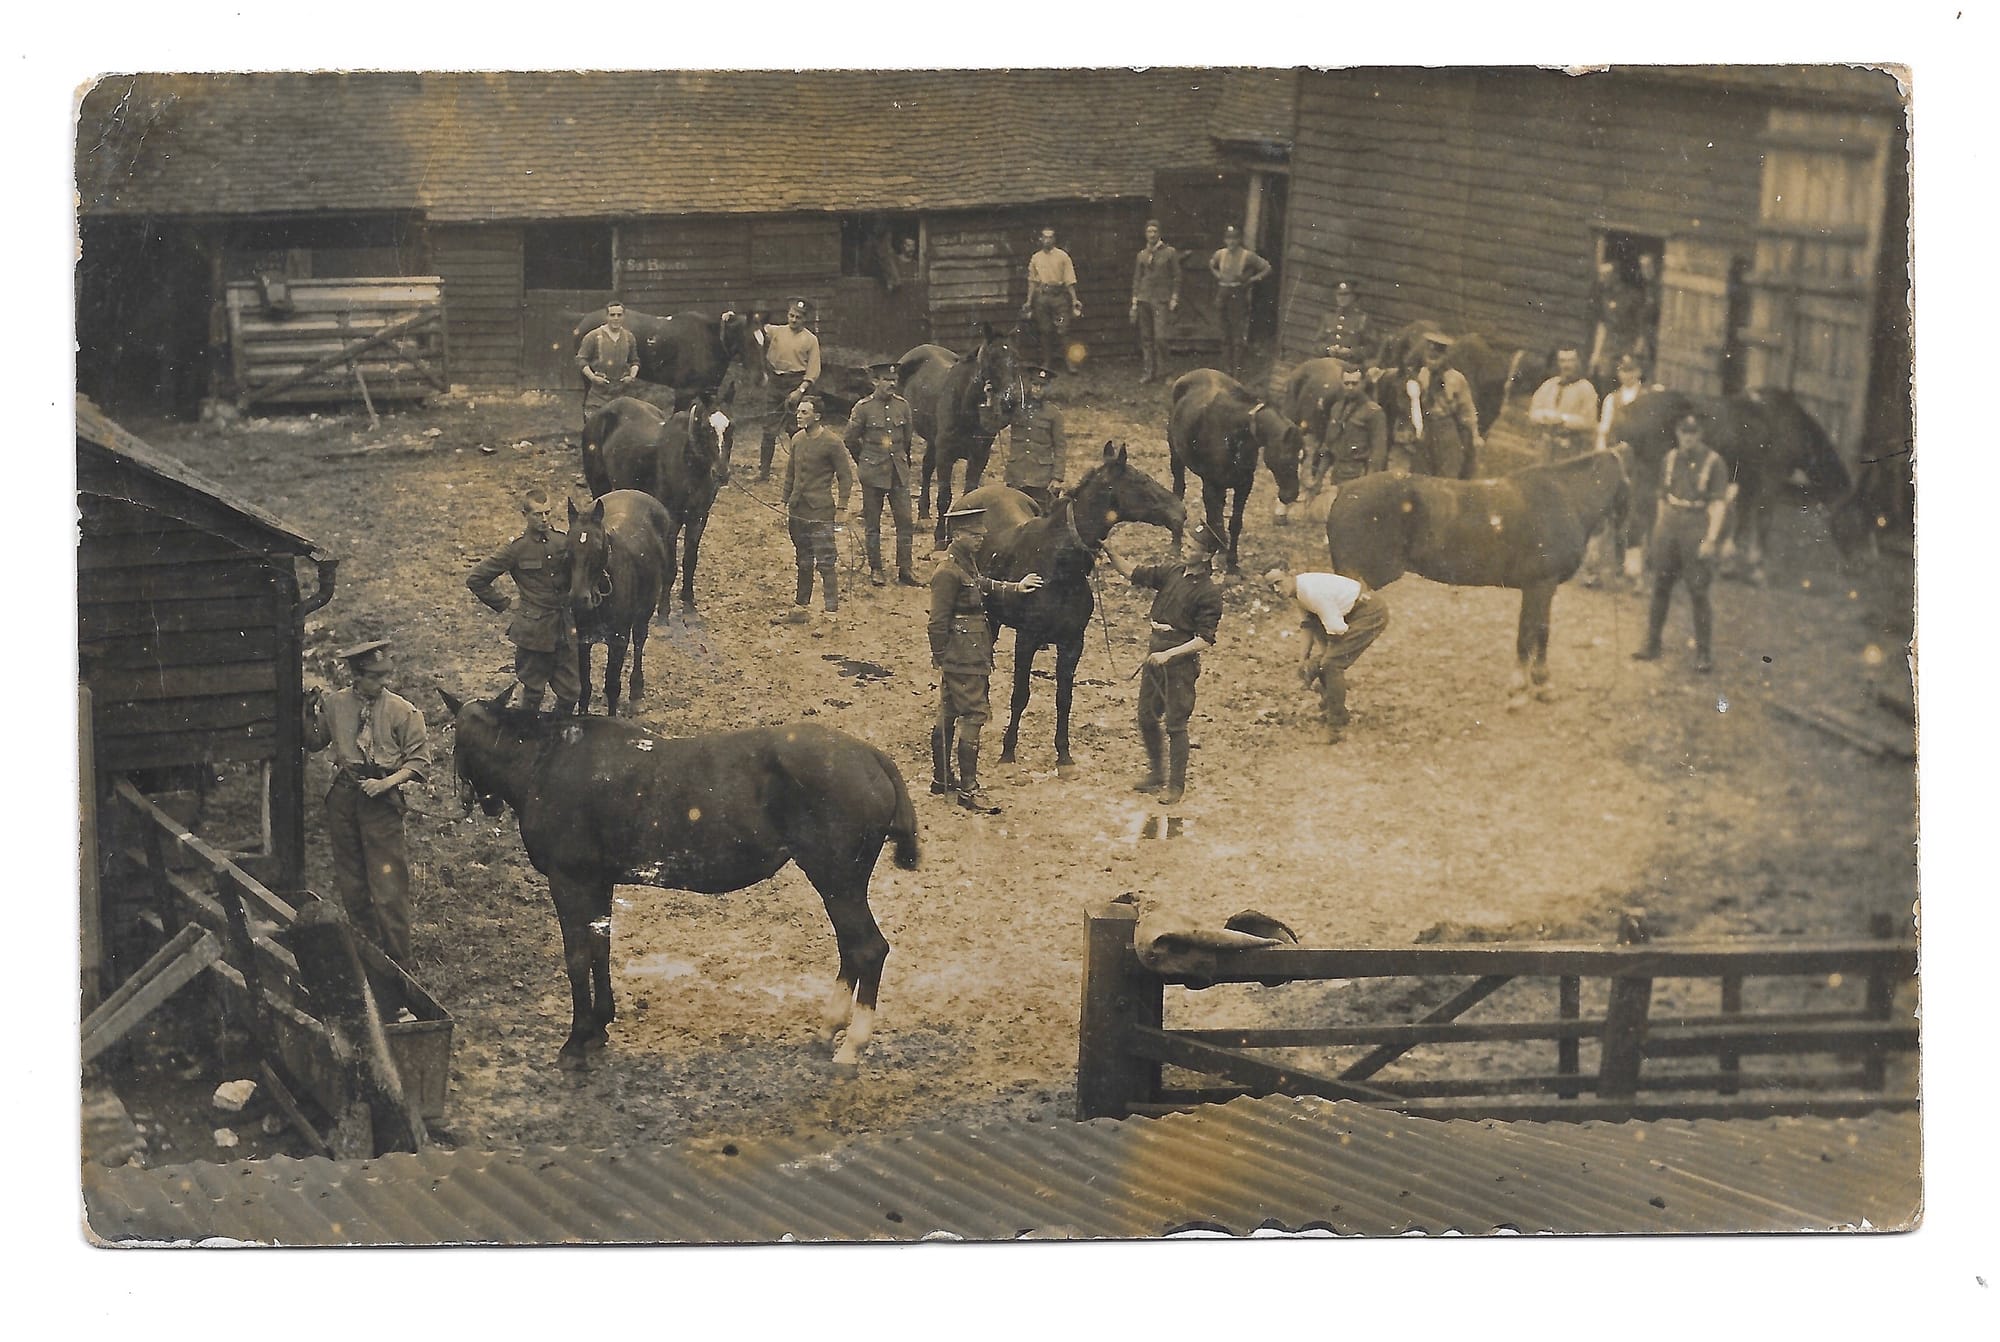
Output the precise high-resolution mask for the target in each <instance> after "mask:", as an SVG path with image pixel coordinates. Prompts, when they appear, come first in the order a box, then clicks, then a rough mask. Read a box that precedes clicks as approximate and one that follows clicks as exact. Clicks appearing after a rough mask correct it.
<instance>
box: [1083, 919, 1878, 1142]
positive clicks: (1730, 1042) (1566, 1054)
mask: <svg viewBox="0 0 2000 1342" xmlns="http://www.w3.org/2000/svg"><path fill="white" fill-rule="evenodd" d="M1136 918H1137V915H1136V911H1135V910H1134V909H1133V908H1132V907H1131V906H1130V905H1126V904H1120V903H1113V904H1110V905H1106V906H1104V907H1102V908H1100V909H1098V910H1096V911H1095V912H1093V913H1091V914H1089V915H1088V916H1087V918H1086V931H1087V948H1086V956H1085V964H1084V978H1083V1014H1082V1024H1081V1033H1080V1040H1079V1047H1078V1054H1077V1110H1078V1117H1080V1118H1100V1117H1124V1116H1126V1115H1128V1114H1152V1113H1160V1112H1164V1111H1166V1110H1170V1109H1181V1108H1187V1107H1189V1106H1192V1105H1196V1104H1200V1103H1204V1102H1208V1101H1216V1100H1226V1099H1229V1098H1231V1097H1233V1096H1237V1095H1245V1094H1250V1095H1270V1094H1280V1095H1318V1096H1323V1097H1325V1098H1328V1099H1343V1100H1360V1101H1364V1102H1366V1103H1369V1104H1375V1105H1380V1106H1383V1107H1385V1108H1392V1109H1396V1110H1399V1111H1401V1112H1404V1113H1409V1114H1415V1115H1421V1116H1426V1117H1435V1118H1498V1119H1524V1120H1533V1121H1549V1120H1566V1119H1567V1120H1583V1119H1611V1120H1618V1119H1627V1118H1670V1117H1680V1118H1714V1117H1748V1116H1767V1115H1772V1114H1816V1115H1822V1116H1839V1115H1848V1114H1855V1113H1861V1112H1866V1111H1868V1110H1872V1109H1883V1108H1890V1109H1900V1108H1911V1107H1914V1106H1915V1105H1916V1103H1917V1100H1916V1095H1915V1091H1914V1080H1913V1077H1914V1069H1909V1068H1898V1069H1897V1075H1896V1084H1895V1085H1891V1077H1890V1060H1891V1056H1892V1055H1894V1054H1898V1053H1910V1054H1914V1053H1915V1051H1916V1049H1917V1025H1916V1020H1915V1017H1914V1013H1913V1011H1912V1010H1911V1009H1910V1008H1909V1007H1907V1006H1904V1007H1902V1008H1900V1009H1899V1007H1898V1000H1899V993H1898V988H1899V987H1902V986H1906V985H1908V986H1912V987H1913V986H1914V976H1915V974H1916V964H1917V953H1916V945H1915V942H1914V941H1913V940H1911V939H1908V938H1906V937H1896V936H1893V935H1891V928H1890V926H1889V925H1888V922H1887V920H1886V919H1878V920H1877V921H1876V923H1875V925H1874V927H1873V929H1872V930H1873V932H1874V935H1873V936H1872V937H1869V938H1865V939H1857V940H1853V941H1831V942H1829V941H1805V940H1801V939H1797V938H1790V937H1783V938H1778V937H1768V938H1745V939H1737V940H1732V941H1727V942H1678V943H1676V942H1664V941H1663V942H1651V943H1649V942H1648V940H1647V938H1646V935H1645V931H1644V924H1643V920H1642V919H1641V918H1640V917H1639V916H1637V915H1627V918H1626V925H1625V927H1624V929H1623V931H1622V935H1621V941H1620V943H1619V944H1617V945H1574V944H1559V943H1540V942H1486V943H1476V944H1469V945H1449V946H1446V945H1439V946H1396V947H1350V948H1337V949H1330V948H1307V947H1300V946H1280V947H1273V948H1270V949H1259V950H1246V951H1234V952H1217V953H1215V954H1214V955H1213V957H1212V960H1211V961H1210V962H1208V963H1205V964H1201V965H1199V966H1198V967H1197V968H1196V969H1195V970H1194V971H1192V972H1187V971H1183V972H1175V973H1156V972H1154V971H1153V970H1151V969H1148V968H1147V967H1146V966H1145V965H1144V964H1143V963H1142V962H1141V960H1140V958H1139V955H1138V950H1137V947H1136V946H1135V944H1134V939H1133V933H1134V929H1135V928H1136V926H1137V922H1136ZM1455 977H1469V978H1470V979H1471V982H1469V983H1467V984H1465V985H1464V986H1463V987H1461V988H1459V990H1458V991H1456V992H1454V993H1452V994H1451V995H1450V996H1449V997H1448V998H1447V999H1446V1000H1445V1001H1444V1002H1442V1003H1441V1004H1439V1005H1438V1006H1436V1007H1434V1008H1433V1009H1431V1010H1430V1011H1428V1012H1426V1013H1425V1014H1424V1015H1423V1016H1421V1017H1420V1018H1419V1019H1417V1020H1414V1021H1409V1022H1398V1023H1393V1024H1357V1025H1331V1026H1312V1027H1307V1028H1253V1029H1167V1028H1166V1027H1165V1024H1164V1021H1165V1005H1166V994H1165V991H1164V990H1165V989H1166V988H1167V987H1168V986H1169V985H1181V986H1194V987H1197V988H1200V987H1206V986H1208V985H1210V984H1217V983H1264V984H1267V985H1270V984H1276V983H1281V982H1282V983H1298V982H1303V981H1309V980H1336V979H1338V980H1382V979H1407V978H1421V979H1438V978H1455ZM1766 978H1772V979H1795V980H1810V979H1817V980H1818V983H1819V986H1820V988H1822V989H1824V990H1826V991H1827V995H1828V996H1829V998H1831V999H1833V1000H1832V1001H1831V1002H1830V1003H1829V1005H1828V1006H1827V1007H1826V1008H1825V1009H1815V1010H1809V1011H1799V1010H1767V1011H1762V1012H1759V1011H1753V1010H1750V1009H1748V1008H1746V1005H1745V1000H1744V989H1745V984H1746V981H1748V980H1753V979H1756V980H1761V979H1766ZM1667 979H1674V980H1714V981H1715V982H1716V985H1717V992H1716V1002H1717V1008H1718V1009H1717V1010H1716V1011H1715V1012H1713V1013H1709V1014H1699V1015H1688V1014H1678V1015H1663V1014H1659V1013H1658V1012H1657V1011H1656V1010H1655V1008H1654V1004H1653V996H1654V991H1653V990H1654V984H1655V983H1656V982H1657V981H1660V980H1667ZM1516 983H1520V984H1522V985H1526V986H1524V987H1521V988H1516V989H1514V990H1513V991H1511V992H1509V993H1508V994H1507V997H1508V1000H1510V1001H1512V1002H1514V1003H1516V1004H1519V1003H1521V1002H1522V1001H1523V1000H1524V999H1526V1000H1528V1001H1530V1002H1531V1003H1533V1004H1534V1005H1538V1006H1540V1007H1541V1013H1540V1014H1537V1015H1534V1016H1531V1017H1529V1018H1527V1019H1505V1020H1483V1019H1482V1020H1479V1021H1464V1020H1461V1019H1460V1017H1461V1016H1463V1015H1464V1014H1465V1013H1466V1012H1467V1011H1469V1010H1470V1009H1471V1008H1472V1007H1474V1006H1476V1005H1478V1004H1480V1003H1482V1002H1486V1001H1488V1000H1489V999H1491V998H1493V997H1494V996H1495V995H1496V994H1498V993H1500V992H1501V990H1502V989H1503V988H1508V987H1509V985H1513V984H1516ZM1586 986H1589V987H1590V988H1591V989H1592V991H1591V993H1590V994H1589V996H1590V999H1591V1001H1592V1004H1593V1011H1592V1013H1591V1014H1588V1015H1586V1014H1585V1012H1584V1009H1583V1008H1584V1002H1585V997H1586V993H1585V989H1586ZM1537 989H1539V992H1537V991H1536V990H1537ZM1550 989H1553V994H1552V995H1553V999H1554V1000H1553V1003H1552V1005H1553V1006H1554V1008H1555V1014H1554V1015H1553V1017H1551V1016H1549V1015H1547V1014H1545V1013H1546V1007H1547V1005H1548V1004H1549V997H1550ZM1704 991H1705V990H1704ZM1681 995H1682V996H1685V995H1686V994H1681ZM1537 998H1538V999H1539V1001H1536V999H1537ZM1854 999H1858V1000H1854ZM1600 1002H1601V1004H1602V1005H1601V1007H1599V1006H1598V1005H1597V1004H1598V1003H1600ZM1524 1041H1525V1042H1529V1043H1531V1044H1532V1043H1536V1042H1545V1043H1547V1044H1549V1045H1552V1046H1553V1052H1554V1062H1555V1068H1554V1070H1553V1071H1552V1072H1546V1073H1519V1074H1510V1075H1494V1074H1491V1073H1490V1072H1481V1073H1478V1074H1471V1075H1443V1076H1437V1075H1430V1074H1428V1072H1427V1070H1426V1071H1423V1072H1422V1073H1421V1074H1420V1070H1419V1069H1418V1068H1417V1067H1416V1066H1415V1065H1414V1063H1413V1061H1412V1060H1410V1059H1409V1058H1408V1056H1407V1055H1409V1054H1410V1053H1411V1052H1412V1051H1413V1050H1416V1049H1419V1048H1422V1049H1425V1050H1426V1051H1427V1052H1426V1055H1425V1056H1426V1057H1427V1058H1428V1057H1430V1056H1433V1055H1432V1053H1431V1052H1430V1050H1431V1049H1432V1047H1433V1046H1436V1045H1450V1044H1476V1045H1484V1046H1487V1047H1488V1048H1489V1049H1490V1047H1491V1046H1492V1045H1495V1044H1502V1043H1519V1042H1524ZM1592 1045H1594V1047H1595V1051H1596V1069H1595V1071H1594V1072H1593V1071H1586V1070H1585V1069H1584V1067H1583V1062H1584V1055H1583V1050H1584V1048H1585V1047H1588V1046H1592ZM1357 1048H1365V1049H1366V1050H1367V1051H1366V1052H1365V1053H1363V1054H1362V1056H1361V1057H1359V1058H1358V1059H1356V1060H1354V1061H1351V1062H1347V1063H1346V1064H1345V1065H1344V1066H1342V1065H1339V1064H1333V1065H1331V1066H1329V1065H1328V1064H1327V1063H1325V1062H1324V1061H1321V1060H1322V1059H1324V1058H1325V1057H1327V1056H1329V1055H1330V1053H1331V1051H1333V1050H1340V1049H1348V1050H1352V1049H1357ZM1272 1050H1312V1051H1313V1053H1312V1059H1313V1060H1312V1061H1310V1062H1302V1061H1300V1060H1299V1058H1298V1056H1297V1054H1296V1053H1292V1054H1286V1055H1274V1054H1273V1053H1272V1052H1271V1051H1272ZM1753 1059H1754V1060H1757V1063H1758V1064H1759V1070H1752V1068H1751V1066H1749V1065H1746V1064H1748V1063H1749V1062H1750V1061H1751V1060H1753ZM1771 1059H1776V1060H1778V1062H1777V1064H1776V1065H1775V1066H1773V1065H1772V1064H1770V1063H1769V1062H1768V1061H1767V1060H1771ZM1670 1060H1671V1061H1670ZM1801 1060H1815V1065H1810V1066H1800V1065H1799V1063H1800V1061H1801ZM1649 1064H1654V1065H1649ZM1659 1064H1665V1065H1659ZM1392 1065H1396V1067H1395V1071H1394V1073H1393V1074H1388V1073H1389V1070H1390V1068H1391V1067H1392ZM1167 1067H1172V1068H1175V1069H1177V1070H1179V1071H1183V1072H1188V1073H1194V1074H1197V1076H1198V1081H1197V1083H1196V1084H1193V1085H1186V1086H1175V1087H1168V1086H1165V1085H1163V1084H1162V1072H1163V1069H1164V1068H1167ZM1906 1072H1907V1073H1908V1074H1909V1077H1910V1078H1912V1079H1910V1080H1908V1081H1907V1082H1906V1081H1905V1077H1904V1073H1906ZM1670 1095H1671V1096H1672V1098H1668V1096H1670Z"/></svg>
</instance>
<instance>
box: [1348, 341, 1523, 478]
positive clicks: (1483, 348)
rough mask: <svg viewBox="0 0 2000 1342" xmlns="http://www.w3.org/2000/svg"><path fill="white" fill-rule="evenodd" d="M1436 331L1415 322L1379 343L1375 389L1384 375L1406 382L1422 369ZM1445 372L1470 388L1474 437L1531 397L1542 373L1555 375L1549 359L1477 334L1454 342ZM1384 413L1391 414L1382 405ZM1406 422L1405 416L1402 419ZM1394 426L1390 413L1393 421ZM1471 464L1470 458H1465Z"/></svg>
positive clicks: (1381, 382)
mask: <svg viewBox="0 0 2000 1342" xmlns="http://www.w3.org/2000/svg"><path fill="white" fill-rule="evenodd" d="M1439 329H1441V328H1440V327H1439V326H1438V324H1437V323H1436V322H1432V321H1428V320H1421V319H1420V320H1418V321H1413V322H1411V323H1409V324H1408V325H1407V326H1404V327H1402V328H1400V329H1399V330H1397V331H1395V332H1394V333H1392V334H1391V335H1390V336H1388V337H1387V338H1386V339H1385V340H1383V342H1382V348H1381V349H1380V350H1379V351H1378V352H1377V355H1376V363H1377V365H1378V366H1379V367H1380V368H1381V369H1382V370H1383V376H1382V377H1381V378H1380V380H1379V382H1378V385H1383V386H1386V385H1387V384H1388V383H1389V382H1390V381H1391V376H1390V372H1389V370H1391V369H1396V370H1399V375H1397V376H1395V377H1394V381H1395V382H1396V383H1399V384H1400V383H1401V382H1403V381H1406V380H1407V379H1408V377H1409V375H1410V374H1412V373H1414V372H1416V370H1417V369H1418V368H1420V367H1422V366H1423V362H1424V350H1425V348H1426V345H1425V342H1424V337H1425V336H1426V335H1428V334H1430V333H1431V332H1432V331H1436V330H1439ZM1445 367H1447V368H1456V369H1457V370H1458V371H1459V372H1460V373H1462V374H1463V375H1464V376H1465V380H1466V383H1467V384H1468V385H1469V386H1470V387H1471V388H1472V403H1473V405H1474V407H1475V408H1477V410H1478V411H1479V431H1480V432H1481V433H1487V432H1490V431H1491V430H1492V428H1493V426H1494V424H1496V423H1497V422H1499V419H1500V416H1501V415H1503V414H1505V413H1506V410H1507V407H1508V406H1509V405H1510V404H1512V403H1513V401H1514V399H1515V398H1516V397H1527V396H1532V395H1533V394H1534V391H1535V388H1536V387H1537V386H1539V385H1540V375H1541V373H1542V370H1543V369H1544V368H1546V369H1547V370H1548V371H1551V372H1552V371H1554V357H1553V355H1549V354H1538V353H1537V352H1535V351H1534V350H1528V349H1520V348H1516V347H1510V346H1504V345H1501V344H1499V343H1497V342H1496V341H1493V340H1489V339H1488V338H1487V337H1486V336H1484V335H1482V334H1480V333H1479V332H1478V331H1466V332H1464V333H1462V334H1461V335H1459V336H1457V337H1456V338H1455V339H1453V341H1452V343H1451V351H1450V353H1449V354H1448V355H1447V356H1446V357H1445ZM1383 409H1385V410H1388V409H1390V407H1389V405H1388V403H1387V402H1384V403H1383ZM1406 418H1407V416H1406ZM1391 422H1392V423H1393V422H1394V420H1393V411H1392V419H1391ZM1467 460H1468V462H1469V461H1470V454H1468V458H1467Z"/></svg>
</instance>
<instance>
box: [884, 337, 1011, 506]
mask: <svg viewBox="0 0 2000 1342" xmlns="http://www.w3.org/2000/svg"><path fill="white" fill-rule="evenodd" d="M979 332H980V337H979V347H978V348H977V349H975V350H974V351H973V352H972V353H971V354H970V355H968V356H966V357H965V358H960V357H959V356H958V355H957V354H954V353H953V352H952V351H950V350H948V349H946V348H945V347H944V346H942V345H919V346H917V347H916V348H915V349H913V350H911V351H910V352H909V353H907V354H905V355H904V356H903V357H902V358H901V359H899V360H897V361H896V362H897V369H896V389H897V390H898V391H899V392H900V393H901V394H902V396H903V399H905V400H907V401H908V402H909V403H910V420H911V426H912V427H913V428H914V429H915V430H916V432H917V435H918V436H919V437H920V438H922V439H923V440H924V464H923V479H922V481H921V483H920V485H919V487H918V490H917V515H918V516H919V517H928V516H930V502H931V498H930V496H931V476H932V474H933V473H935V474H936V476H937V482H938V483H937V540H938V543H939V544H940V545H942V544H943V542H944V538H945V526H944V515H945V514H946V513H947V512H950V511H951V468H952V467H953V466H954V465H955V464H957V463H958V462H960V461H963V462H964V463H965V489H966V492H967V493H970V492H971V491H973V490H975V489H977V488H979V480H980V477H981V476H983V475H984V474H985V473H986V462H987V459H988V458H989V457H990V456H991V455H992V452H993V440H994V439H995V438H997V437H998V436H999V435H1000V430H1001V429H1002V428H1004V427H1006V424H1007V418H1008V416H1009V415H1010V414H1011V413H1012V412H1013V407H1014V406H1015V405H1016V404H1018V403H1019V401H1020V398H1021V388H1020V379H1019V374H1018V373H1017V372H1016V371H1015V367H1014V349H1013V346H1012V345H1010V344H1009V343H1008V341H1007V339H1006V337H1004V336H1002V335H1000V334H998V333H996V332H995V331H994V330H993V328H992V327H990V326H981V327H980V328H979Z"/></svg>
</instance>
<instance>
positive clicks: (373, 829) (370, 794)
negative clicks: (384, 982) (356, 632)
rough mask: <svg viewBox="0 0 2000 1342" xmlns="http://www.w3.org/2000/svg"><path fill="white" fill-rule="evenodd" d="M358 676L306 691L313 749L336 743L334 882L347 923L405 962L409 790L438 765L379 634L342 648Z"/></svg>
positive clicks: (330, 803) (329, 797) (308, 741)
mask: <svg viewBox="0 0 2000 1342" xmlns="http://www.w3.org/2000/svg"><path fill="white" fill-rule="evenodd" d="M339 657H340V659H341V660H342V661H344V662H346V663H347V668H348V671H349V673H350V675H351V676H352V677H353V681H354V683H353V684H352V685H350V686H349V687H347V688H346V689H343V690H336V691H334V692H333V693H332V694H331V695H327V694H322V693H321V692H320V691H319V690H313V691H312V692H311V693H309V694H308V695H307V697H306V707H305V738H304V739H305V747H306V750H307V751H308V752H317V751H321V750H325V749H326V748H327V747H328V746H331V747H332V748H333V766H334V774H333V787H332V788H331V789H330V790H329V791H328V792H327V794H326V828H327V839H328V842H329V844H330V845H331V847H332V849H333V873H334V882H335V885H336V886H337V887H338V889H339V891H340V902H341V905H342V906H343V907H344V908H345V909H346V910H347V917H348V921H349V922H351V923H352V924H353V925H354V927H355V929H356V930H357V931H358V932H360V933H361V934H362V935H364V936H367V937H368V938H370V939H371V940H373V941H374V942H375V943H376V944H377V945H378V946H380V947H381V948H382V949H383V950H384V951H386V952H388V954H389V957H390V958H391V959H393V960H395V961H396V962H397V963H398V964H406V963H408V961H409V958H410V859H409V853H408V850H407V848H406V846H405V844H404V839H403V810H404V806H405V803H404V801H403V793H402V787H403V784H405V783H410V782H416V783H421V782H423V781H424V779H425V775H426V771H427V770H428V769H429V768H430V763H431V750H430V738H429V734H428V733H427V732H426V731H425V729H424V715H423V714H422V713H420V712H418V711H417V709H416V707H415V705H413V704H411V703H410V701H409V700H407V699H404V698H402V697H401V696H399V695H396V694H393V693H391V692H390V691H389V690H388V689H387V688H385V684H386V682H387V680H388V678H389V674H390V670H391V663H390V659H389V643H388V641H387V640H386V639H378V640H376V641H375V642H372V643H362V644H359V645H357V646H355V647H352V648H347V649H345V650H344V651H342V652H341V653H340V654H339Z"/></svg>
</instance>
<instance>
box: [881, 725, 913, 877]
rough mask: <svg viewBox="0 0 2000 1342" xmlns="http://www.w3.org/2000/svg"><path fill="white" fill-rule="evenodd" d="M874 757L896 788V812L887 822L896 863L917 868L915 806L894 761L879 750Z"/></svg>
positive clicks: (907, 867)
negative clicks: (893, 843)
mask: <svg viewBox="0 0 2000 1342" xmlns="http://www.w3.org/2000/svg"><path fill="white" fill-rule="evenodd" d="M875 757H876V758H877V759H878V760H880V761H881V762H882V771H883V772H884V773H886V774H888V775H889V785H890V786H891V787H893V788H895V789H896V814H895V816H894V817H893V818H892V819H891V820H890V822H889V837H890V838H891V839H893V840H895V843H896V850H895V858H896V865H897V866H899V867H901V868H902V869H903V870H904V871H915V870H916V869H917V808H916V806H915V804H913V803H912V802H911V801H910V789H909V788H908V787H906V786H905V785H904V783H903V771H902V770H901V769H898V768H897V767H896V762H895V761H894V760H892V759H890V758H889V757H888V756H887V755H885V754H883V753H882V752H881V751H879V750H878V751H876V752H875Z"/></svg>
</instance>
